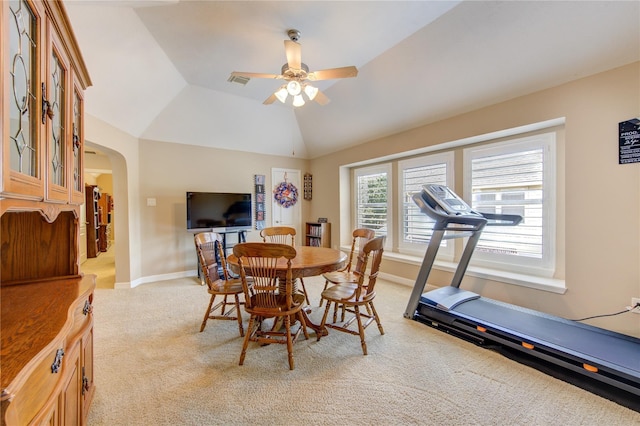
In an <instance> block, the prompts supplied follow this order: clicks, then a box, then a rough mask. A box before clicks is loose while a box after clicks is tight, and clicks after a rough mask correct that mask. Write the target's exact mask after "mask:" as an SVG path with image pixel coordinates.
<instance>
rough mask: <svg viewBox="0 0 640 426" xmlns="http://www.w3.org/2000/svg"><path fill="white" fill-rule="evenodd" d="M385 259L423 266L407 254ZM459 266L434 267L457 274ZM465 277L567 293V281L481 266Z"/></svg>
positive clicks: (387, 255)
mask: <svg viewBox="0 0 640 426" xmlns="http://www.w3.org/2000/svg"><path fill="white" fill-rule="evenodd" d="M384 257H385V258H386V259H389V260H392V261H396V262H401V263H406V264H410V265H418V266H419V265H422V258H419V257H417V256H410V255H406V254H400V253H393V252H388V251H387V252H385V253H384ZM457 266H458V264H457V263H455V262H445V261H439V260H436V261H435V262H434V266H433V267H434V268H436V269H438V270H441V271H446V272H451V273H453V272H455V270H456V268H457ZM465 275H468V276H471V277H476V278H482V279H485V280H491V281H498V282H501V283H506V284H513V285H518V286H521V287H528V288H533V289H536V290H542V291H548V292H551V293H556V294H564V293H566V291H567V288H566V286H565V280H560V279H556V278H546V277H537V276H534V275H527V274H519V273H517V272H508V271H500V270H497V269H490V268H482V267H479V266H469V267H468V268H467V272H466V274H465Z"/></svg>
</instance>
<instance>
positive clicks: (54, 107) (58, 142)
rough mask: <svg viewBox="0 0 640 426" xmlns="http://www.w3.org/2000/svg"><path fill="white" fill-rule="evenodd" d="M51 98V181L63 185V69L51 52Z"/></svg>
mask: <svg viewBox="0 0 640 426" xmlns="http://www.w3.org/2000/svg"><path fill="white" fill-rule="evenodd" d="M51 69H52V72H51V76H50V87H51V95H50V96H51V99H50V101H49V102H50V103H51V104H50V105H49V108H50V110H51V111H52V112H53V117H51V139H50V142H49V143H50V152H51V157H50V159H49V161H51V182H52V183H53V184H55V185H60V186H65V173H64V168H65V129H64V123H65V120H64V111H65V105H64V100H65V97H64V96H65V95H64V89H65V87H64V84H65V70H64V68H63V67H62V64H61V62H60V59H59V58H58V56H57V55H56V54H55V52H54V53H53V55H52V57H51Z"/></svg>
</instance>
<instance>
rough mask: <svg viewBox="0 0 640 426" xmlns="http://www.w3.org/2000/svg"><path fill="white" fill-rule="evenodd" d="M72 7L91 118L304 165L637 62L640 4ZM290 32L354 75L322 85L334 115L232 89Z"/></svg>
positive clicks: (264, 86) (171, 2) (265, 63)
mask: <svg viewBox="0 0 640 426" xmlns="http://www.w3.org/2000/svg"><path fill="white" fill-rule="evenodd" d="M65 5H66V7H67V11H68V13H69V16H70V18H71V21H72V25H73V27H74V31H75V34H76V37H77V39H78V42H79V44H80V48H81V50H82V52H83V56H84V58H85V61H86V64H87V66H88V68H89V72H90V75H91V79H92V82H93V86H92V87H90V88H89V89H88V90H87V92H86V111H87V112H88V113H89V114H91V115H93V116H95V117H97V118H100V119H102V120H104V121H105V122H107V123H110V124H112V125H114V126H116V127H118V128H120V129H121V130H123V131H126V132H128V133H130V134H131V135H133V136H136V137H139V138H144V139H152V140H160V141H167V142H174V143H185V144H193V145H203V146H211V147H217V148H227V149H235V150H241V151H249V152H258V153H264V154H274V155H285V156H290V155H295V156H296V157H301V158H314V157H318V156H321V155H325V154H328V153H331V152H335V151H337V150H340V149H344V148H346V147H349V146H353V145H357V144H360V143H363V142H366V141H368V140H371V139H373V138H377V137H380V136H384V135H388V134H392V133H396V132H398V131H402V130H406V129H409V128H413V127H417V126H419V125H423V124H426V123H429V122H433V121H436V120H440V119H443V118H446V117H451V116H455V115H457V114H460V113H463V112H466V111H470V110H474V109H477V108H480V107H482V106H486V105H490V104H493V103H496V102H500V101H503V100H507V99H510V98H513V97H517V96H521V95H524V94H527V93H531V92H535V91H538V90H542V89H545V88H548V87H553V86H556V85H558V84H562V83H565V82H567V81H571V80H574V79H577V78H580V77H584V76H587V75H591V74H595V73H598V72H601V71H605V70H608V69H612V68H615V67H619V66H622V65H625V64H628V63H631V62H635V61H638V60H640V2H638V1H621V2H619V1H601V2H598V1H566V2H563V1H463V2H458V1H194V0H147V1H143V0H139V1H123V0H104V1H93V0H65ZM290 28H295V29H298V30H300V32H301V38H300V40H299V43H300V44H301V45H302V60H303V62H304V63H306V64H308V66H309V68H310V69H311V70H312V71H313V70H320V69H326V68H335V67H342V66H348V65H355V66H356V67H358V70H359V74H358V76H357V77H356V78H349V79H343V80H331V81H327V82H319V83H318V84H317V86H318V87H319V88H320V89H321V90H323V91H324V92H325V94H326V95H327V96H328V97H329V98H330V99H331V102H330V103H329V104H328V105H325V106H320V105H318V104H315V103H307V104H306V105H305V106H303V107H301V108H296V109H294V108H293V107H292V106H289V105H282V104H280V103H279V102H276V103H274V104H272V105H268V106H266V105H263V104H262V102H263V101H264V100H265V99H266V98H267V97H268V96H269V95H271V93H272V92H273V91H274V90H276V89H277V88H278V87H279V86H280V84H281V82H280V81H274V80H270V79H252V80H251V81H250V82H249V83H248V84H247V85H246V86H242V85H239V84H237V83H230V82H228V81H227V79H228V77H229V74H230V73H231V72H232V71H245V72H261V73H274V74H278V73H279V72H280V68H281V66H282V65H283V64H284V63H285V62H286V58H285V55H284V43H283V40H285V39H288V38H287V35H286V33H287V30H288V29H290ZM639 78H640V76H639ZM639 112H640V111H639ZM90 142H91V141H90ZM93 142H97V143H99V141H93Z"/></svg>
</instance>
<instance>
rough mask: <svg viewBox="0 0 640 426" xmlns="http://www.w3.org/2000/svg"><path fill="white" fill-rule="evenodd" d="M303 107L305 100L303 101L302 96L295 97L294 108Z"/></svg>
mask: <svg viewBox="0 0 640 426" xmlns="http://www.w3.org/2000/svg"><path fill="white" fill-rule="evenodd" d="M302 105H304V99H302V95H295V96H294V97H293V106H294V107H301V106H302Z"/></svg>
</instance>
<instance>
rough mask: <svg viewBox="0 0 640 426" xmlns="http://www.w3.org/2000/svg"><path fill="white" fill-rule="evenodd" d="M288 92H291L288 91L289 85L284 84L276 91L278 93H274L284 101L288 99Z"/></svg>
mask: <svg viewBox="0 0 640 426" xmlns="http://www.w3.org/2000/svg"><path fill="white" fill-rule="evenodd" d="M288 94H289V92H288V91H287V86H282V87H281V88H279V89H278V90H277V91H276V93H274V95H276V98H278V100H279V101H280V102H282V103H284V102H285V101H286V100H287V95H288Z"/></svg>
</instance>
